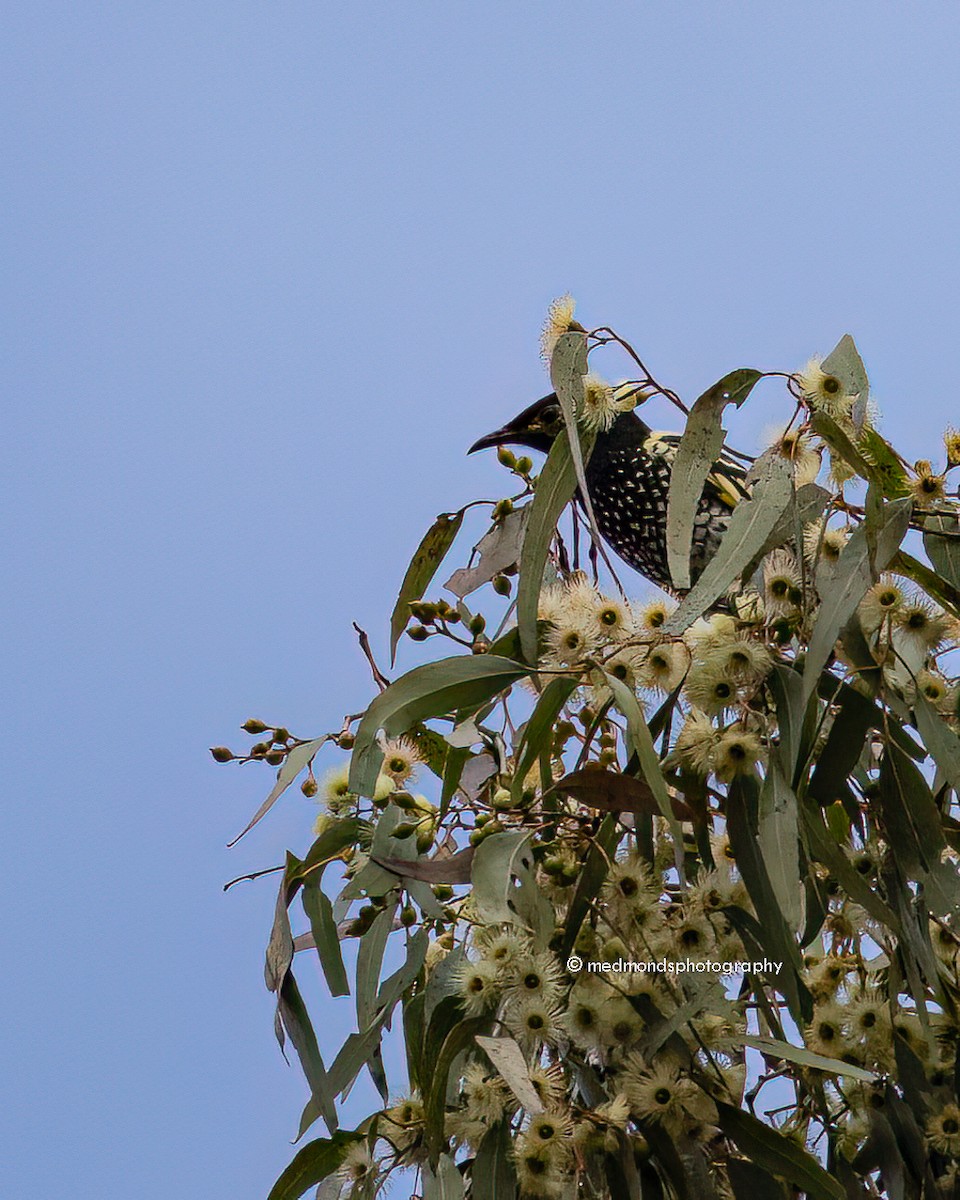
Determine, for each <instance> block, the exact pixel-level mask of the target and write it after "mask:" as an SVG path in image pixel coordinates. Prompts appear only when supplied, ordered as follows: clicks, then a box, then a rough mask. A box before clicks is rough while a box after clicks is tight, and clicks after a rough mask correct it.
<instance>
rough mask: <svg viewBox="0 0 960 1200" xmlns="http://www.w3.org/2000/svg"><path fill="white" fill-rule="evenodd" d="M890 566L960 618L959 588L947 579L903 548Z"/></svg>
mask: <svg viewBox="0 0 960 1200" xmlns="http://www.w3.org/2000/svg"><path fill="white" fill-rule="evenodd" d="M891 567H892V569H893V570H895V571H899V572H900V574H901V575H906V576H907V577H908V578H909V579H912V580H913V582H914V583H917V584H919V585H920V587H922V588H923V590H924V591H925V592H926V593H927V595H928V596H931V597H932V598H933V599H934V600H936V601H937V602H938V603H940V604H942V605H943V607H944V608H945V609H946V610H947V612H949V613H952V614H953V616H955V617H957V618H960V590H958V589H957V588H955V587H954V586H953V584H952V583H950V581H949V580H947V579H941V577H940V576H939V575H937V574H936V573H935V572H934V571H931V570H930V568H929V567H928V566H926V565H925V564H924V563H922V562H919V561H918V560H917V559H915V558H914V557H913V556H912V555H910V554H907V552H906V551H905V550H901V551H900V553H899V554H898V555H897V556H896V558H895V559H894V560H893V562H892V563H891Z"/></svg>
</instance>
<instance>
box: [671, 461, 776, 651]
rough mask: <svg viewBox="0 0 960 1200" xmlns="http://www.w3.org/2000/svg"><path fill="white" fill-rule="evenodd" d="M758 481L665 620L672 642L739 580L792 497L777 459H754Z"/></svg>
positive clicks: (732, 516) (734, 511)
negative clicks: (712, 551) (690, 587)
mask: <svg viewBox="0 0 960 1200" xmlns="http://www.w3.org/2000/svg"><path fill="white" fill-rule="evenodd" d="M755 470H758V471H759V478H758V479H757V482H756V483H755V484H754V486H753V491H752V493H751V495H750V499H749V500H741V501H740V503H739V504H738V505H737V507H736V508H735V509H734V510H733V513H732V515H731V517H730V523H729V525H728V526H727V531H726V533H725V534H724V535H723V538H722V539H721V542H720V545H719V547H718V549H717V552H716V554H715V555H714V556H713V558H711V560H710V561H709V563H707V565H706V567H705V568H704V571H703V574H702V575H701V576H700V578H699V579H698V580H697V582H696V584H695V585H694V587H693V589H692V591H690V592H689V593H688V594H687V595H686V596H685V597H684V599H683V600H682V601H681V603H680V605H679V607H678V608H677V609H676V610H675V611H674V612H673V614H672V615H671V616H670V617H669V618H668V619H667V621H666V622H665V624H664V626H663V630H662V632H663V634H664V636H667V637H674V636H676V635H677V634H681V633H683V631H684V630H685V629H687V628H689V626H691V625H692V624H693V622H694V621H696V620H697V618H698V617H700V616H701V615H702V614H703V613H704V612H705V611H706V610H707V609H708V608H709V607H710V605H711V604H713V602H714V601H715V600H716V599H717V597H718V596H721V595H723V593H724V592H726V591H727V589H728V588H729V587H730V585H731V584H732V583H734V581H735V580H737V579H739V578H740V577H741V575H742V574H743V572H744V571H745V569H746V568H747V566H748V565H749V564H750V562H751V561H752V560H753V559H754V558H755V556H756V555H757V554H758V553H759V552H760V551H761V550H762V549H763V547H764V546H765V545H766V544H767V540H768V538H769V536H770V534H771V532H772V531H773V529H774V528H775V526H776V525H777V522H778V521H779V519H780V516H781V514H782V513H783V512H784V510H785V509H786V507H787V505H788V504H789V503H790V501H791V499H792V497H793V495H794V490H793V467H792V465H791V464H790V462H788V460H787V459H785V458H782V457H781V456H780V455H779V454H769V455H764V456H763V457H762V458H761V459H758V461H757V465H756V467H755Z"/></svg>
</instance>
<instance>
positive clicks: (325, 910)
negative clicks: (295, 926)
mask: <svg viewBox="0 0 960 1200" xmlns="http://www.w3.org/2000/svg"><path fill="white" fill-rule="evenodd" d="M302 900H303V910H304V912H305V913H306V914H307V918H308V919H309V921H310V929H311V931H312V933H313V940H314V944H315V945H316V947H317V954H318V955H319V957H320V966H321V967H322V968H323V975H324V978H325V979H326V981H327V987H328V988H329V989H330V995H331V996H348V995H349V994H350V984H349V983H348V982H347V972H346V968H345V967H344V965H343V955H342V954H341V953H340V938H339V936H338V934H337V923H336V921H335V920H334V919H333V905H332V904H331V903H330V901H329V899H328V898H327V895H326V893H325V892H324V891H323V889H322V888H321V886H320V879H319V877H316V878H311V879H310V880H309V882H308V883H307V884H306V885H305V886H304V889H303V896H302Z"/></svg>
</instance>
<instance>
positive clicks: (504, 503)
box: [492, 497, 513, 521]
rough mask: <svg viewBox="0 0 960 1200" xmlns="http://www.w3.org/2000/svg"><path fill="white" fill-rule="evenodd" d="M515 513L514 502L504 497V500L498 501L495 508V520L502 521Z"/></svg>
mask: <svg viewBox="0 0 960 1200" xmlns="http://www.w3.org/2000/svg"><path fill="white" fill-rule="evenodd" d="M512 512H513V501H512V500H510V499H508V498H506V497H504V499H503V500H498V501H497V502H496V504H495V505H494V506H493V514H492V515H493V519H494V520H495V521H502V520H503V518H504V517H508V516H509V515H510V514H511V513H512Z"/></svg>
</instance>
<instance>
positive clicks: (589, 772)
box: [550, 767, 693, 821]
mask: <svg viewBox="0 0 960 1200" xmlns="http://www.w3.org/2000/svg"><path fill="white" fill-rule="evenodd" d="M550 790H551V791H555V792H559V793H560V794H561V795H562V796H570V797H571V799H573V800H576V802H577V803H578V804H585V805H586V806H587V807H588V808H599V809H600V810H601V811H603V812H613V813H620V812H629V813H648V814H650V815H651V816H659V815H660V806H659V804H657V801H656V798H655V796H654V794H653V789H652V788H651V787H650V785H649V784H647V783H646V782H645V781H644V780H642V779H634V778H633V777H632V776H630V775H621V774H620V773H619V772H618V771H607V770H604V769H603V768H599V769H597V768H595V767H588V768H585V769H584V770H581V771H572V772H571V773H570V774H569V775H564V777H563V778H562V779H559V780H557V782H556V783H555V784H554V785H553V787H552V788H551V789H550ZM670 807H671V810H672V812H673V815H674V816H675V817H676V818H677V819H678V820H680V821H692V820H693V813H692V812H691V811H690V809H689V807H688V806H687V805H686V804H684V803H683V801H682V800H677V799H676V798H674V797H671V798H670Z"/></svg>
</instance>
